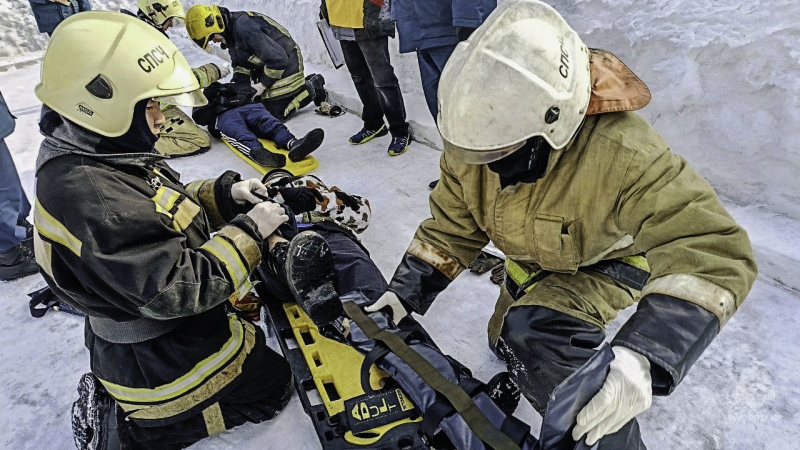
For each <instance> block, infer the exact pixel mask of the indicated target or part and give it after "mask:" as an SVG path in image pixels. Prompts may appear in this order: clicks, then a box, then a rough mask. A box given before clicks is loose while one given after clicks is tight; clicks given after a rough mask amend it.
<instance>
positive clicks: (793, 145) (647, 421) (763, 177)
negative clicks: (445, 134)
mask: <svg viewBox="0 0 800 450" xmlns="http://www.w3.org/2000/svg"><path fill="white" fill-rule="evenodd" d="M189 3H191V2H187V6H188V5H189ZM94 4H95V7H96V8H98V9H119V8H120V7H129V8H130V7H132V4H133V0H131V1H129V2H128V1H124V0H97V1H95V2H94ZM220 4H222V5H225V6H228V7H230V8H231V9H249V10H256V11H262V12H266V13H268V14H270V15H272V16H274V18H275V19H277V20H278V21H279V22H282V23H284V24H286V25H287V28H289V30H290V31H291V32H292V34H293V35H294V36H295V38H296V39H297V40H298V42H299V43H300V45H301V47H303V51H304V55H305V56H306V59H307V61H308V62H309V64H307V66H308V67H309V70H308V71H309V72H310V71H312V70H313V71H321V72H323V73H324V74H325V77H326V79H328V80H329V85H330V86H331V87H332V88H333V98H334V99H335V100H337V101H339V102H341V103H343V104H345V105H346V106H348V107H350V108H357V104H356V103H355V102H356V100H355V98H356V97H355V92H354V89H353V88H352V84H351V82H350V81H349V79H348V77H347V73H346V71H345V69H341V70H339V71H337V72H333V71H332V69H331V68H330V66H329V63H327V61H326V59H327V55H325V53H324V50H322V49H321V46H320V44H319V38H318V36H317V35H316V33H317V32H316V29H314V28H313V22H314V20H315V18H316V12H315V11H316V6H317V5H318V0H296V1H293V2H261V1H257V0H223V1H221V2H220ZM551 4H553V6H555V7H556V8H557V9H559V10H560V11H561V12H562V13H563V14H564V15H565V17H566V18H567V20H568V21H570V23H572V25H573V26H574V27H575V28H576V29H577V30H578V31H579V32H580V33H581V34H582V35H583V36H584V38H585V39H586V41H587V43H588V44H590V45H594V46H598V47H603V48H608V49H609V50H612V51H614V52H615V53H616V54H618V55H619V56H620V57H621V58H622V59H623V60H624V61H625V62H626V63H628V64H629V65H630V66H631V67H632V68H633V69H634V70H635V71H636V72H637V73H638V74H639V75H640V76H641V77H642V78H643V79H644V80H645V81H646V82H647V83H648V84H649V85H650V87H651V89H652V90H653V94H654V99H653V102H652V103H651V105H650V106H648V108H647V109H645V110H644V111H643V115H644V116H645V117H646V118H647V119H648V120H649V121H650V122H651V123H654V124H655V126H656V128H657V129H658V130H659V131H661V132H662V133H663V134H664V135H665V136H666V137H667V139H668V141H669V142H671V143H672V144H673V148H674V151H676V152H677V153H679V154H681V155H683V156H685V157H687V158H688V159H689V160H690V161H691V162H692V163H693V164H695V166H696V167H697V168H698V170H699V171H700V172H701V173H702V174H703V175H704V176H706V177H707V178H709V180H710V181H711V182H712V184H714V185H715V187H716V188H717V189H718V191H719V193H720V195H721V197H722V198H723V200H724V201H725V203H726V206H728V208H729V210H730V212H731V214H732V215H733V216H734V217H735V218H736V219H737V221H739V222H740V223H741V224H742V225H743V226H745V228H746V229H747V230H748V233H749V234H750V237H751V240H752V241H753V244H754V248H755V249H756V254H757V258H758V262H759V267H760V272H761V274H762V275H761V276H760V277H759V279H758V280H757V281H756V284H755V286H754V288H753V291H752V292H751V294H750V296H749V298H748V299H747V301H746V302H745V303H744V305H743V306H742V308H741V309H740V311H739V312H738V313H737V314H736V316H734V318H733V319H732V320H731V321H730V322H729V323H728V325H727V326H726V328H725V329H724V330H723V332H722V333H721V335H720V336H719V338H718V339H717V340H716V341H715V342H714V343H713V344H712V345H711V347H710V348H709V349H708V350H707V352H706V354H705V355H704V356H703V358H702V359H701V360H700V361H699V362H698V363H697V364H696V366H695V367H694V368H693V369H692V371H691V372H690V374H689V376H688V377H687V378H686V380H685V381H684V382H683V384H682V385H681V386H680V387H679V388H678V390H677V391H676V392H675V393H674V394H673V395H672V396H670V397H667V398H657V399H656V400H655V404H654V406H653V408H652V409H651V410H650V411H648V412H646V413H644V414H642V415H641V416H640V418H641V423H642V429H643V433H644V439H645V443H646V444H648V445H649V447H650V448H653V449H665V448H676V449H677V448H680V449H794V448H797V447H798V445H797V444H796V443H795V439H796V438H797V436H798V429H800V385H799V383H798V380H800V377H798V375H797V374H798V371H800V363H799V362H798V361H800V345H798V342H800V323H799V322H800V277H798V276H797V275H798V273H800V263H798V261H800V226H798V219H800V209H798V208H800V206H798V205H800V201H798V197H797V196H798V193H799V192H800V182H798V178H797V173H798V170H800V155H798V151H799V150H798V149H800V145H798V143H800V131H798V130H800V128H799V127H798V124H800V120H798V119H800V117H798V115H799V114H800V113H799V111H800V104H798V102H800V100H798V99H800V74H799V73H798V61H800V53H798V52H797V50H796V49H795V48H794V45H795V44H796V43H797V42H798V40H797V38H798V37H799V36H800V25H798V24H800V2H796V1H793V0H755V1H745V0H729V1H726V2H718V1H713V0H700V1H698V0H675V1H670V2H664V1H663V0H645V1H641V2H636V3H633V2H632V1H630V0H625V1H615V2H611V1H608V0H574V1H565V0H554V1H552V2H551ZM0 14H2V15H3V17H5V18H7V19H8V20H6V21H4V22H3V24H2V26H0V89H1V90H2V92H3V94H4V96H5V98H6V100H7V101H8V103H9V105H10V107H11V109H12V111H13V112H14V113H15V114H16V115H17V116H18V117H19V120H18V122H17V131H16V132H15V133H14V134H13V135H12V136H10V137H9V138H7V139H6V142H7V144H8V146H9V148H10V149H11V152H12V154H13V156H14V159H15V161H16V163H17V169H18V170H19V172H20V175H21V177H22V181H23V185H24V186H25V189H26V190H27V192H28V193H29V196H30V198H31V199H32V198H33V168H34V161H35V158H36V151H37V149H38V146H39V142H40V140H41V137H40V135H39V134H38V130H37V126H36V122H37V119H38V115H39V108H40V104H39V102H38V100H37V99H36V97H35V96H34V95H33V87H34V85H35V84H36V83H37V81H38V78H39V73H38V70H39V69H38V64H36V63H35V56H36V52H37V51H40V50H41V49H42V48H43V45H44V43H45V40H44V39H43V38H42V37H40V36H38V34H37V33H36V32H35V29H33V21H32V17H31V13H30V10H29V9H28V5H27V2H26V1H24V0H0ZM181 34H182V33H181V32H180V30H179V31H178V32H177V33H174V35H175V37H176V38H177V40H176V42H177V43H178V45H179V47H181V48H182V50H184V52H185V53H186V54H187V58H188V59H189V60H190V62H193V63H201V62H205V60H206V59H208V58H210V57H208V56H206V55H205V54H204V53H202V52H201V51H199V50H198V49H197V48H196V47H194V46H193V45H192V44H191V43H189V42H188V41H187V40H185V39H180V36H181ZM392 46H393V49H394V50H396V43H394V42H393V43H392ZM393 59H394V61H395V67H396V68H397V71H398V76H399V77H400V80H401V86H402V88H403V91H404V95H405V96H406V102H407V104H408V105H409V118H410V119H411V120H412V121H414V122H415V124H414V125H415V127H414V128H415V133H416V134H417V137H418V138H420V137H421V138H424V139H425V140H428V141H429V142H431V143H433V144H434V145H436V144H437V142H436V139H435V129H433V128H432V126H433V122H432V120H431V119H430V117H429V115H428V112H427V109H425V107H424V104H423V101H422V97H421V89H420V85H419V80H418V72H417V67H416V58H415V57H414V56H413V55H403V56H398V55H397V54H396V52H395V53H393ZM4 70H7V71H6V72H3V71H4ZM289 126H290V128H291V129H292V130H293V131H295V133H297V134H301V133H304V132H306V131H308V130H309V129H311V128H313V127H323V128H324V129H325V131H326V134H327V137H326V141H325V144H324V145H323V148H322V149H321V150H320V151H319V153H318V155H317V157H318V159H319V160H320V162H321V164H320V167H319V169H318V170H317V172H316V174H317V175H319V176H320V177H321V178H322V179H323V180H325V181H326V183H329V184H334V185H339V186H341V187H342V188H343V189H345V190H347V191H352V192H354V193H358V194H361V195H363V196H365V197H367V198H369V199H370V202H371V204H372V207H373V212H374V219H373V223H372V225H371V226H370V228H369V229H368V230H367V231H366V232H365V233H364V234H363V235H362V236H363V240H364V243H365V244H366V246H367V247H368V248H369V249H370V251H371V253H372V256H373V258H374V259H375V261H376V262H377V264H378V266H379V267H380V268H381V270H382V271H383V273H384V274H385V275H386V276H391V274H392V271H393V270H394V267H395V265H396V264H397V262H398V261H399V260H400V257H401V255H402V253H403V251H404V250H405V248H406V246H407V244H408V242H409V241H410V239H411V236H412V235H413V232H414V229H415V228H416V226H417V224H418V223H419V222H420V221H421V220H422V219H424V218H425V217H427V215H428V208H427V194H428V189H427V183H428V182H429V181H431V180H433V179H435V178H436V177H437V175H438V173H437V172H438V170H437V162H438V158H439V153H438V151H437V150H435V149H432V148H429V147H425V146H423V145H420V144H419V143H414V144H412V147H411V149H410V150H409V152H408V153H407V154H406V155H403V156H402V157H399V158H390V157H388V156H387V155H386V152H385V146H386V145H387V144H388V138H382V139H378V140H377V141H376V142H370V143H368V144H366V145H364V146H359V147H354V146H350V145H349V144H347V142H346V138H347V136H349V135H350V134H352V133H353V132H355V131H357V130H358V128H359V127H360V121H359V119H358V118H357V117H356V116H355V115H353V114H348V115H346V116H344V117H341V118H338V119H329V118H325V117H321V116H317V115H315V114H313V113H312V112H311V111H310V110H306V111H304V112H303V113H301V114H300V115H299V116H298V117H297V118H295V119H292V120H291V121H290V122H289ZM173 165H174V167H175V168H176V169H178V170H179V171H181V172H182V173H183V176H184V180H191V179H195V178H202V177H211V176H216V175H218V174H220V173H221V172H222V171H224V170H226V169H233V170H237V171H239V172H240V173H242V174H243V175H245V176H247V175H251V176H255V175H256V173H255V171H254V170H253V169H252V168H250V166H248V165H247V164H246V163H244V162H243V161H241V160H240V159H238V158H237V157H236V156H234V155H233V154H232V153H231V152H229V151H228V150H227V149H226V148H225V147H224V146H223V145H222V144H221V143H219V142H217V143H215V145H214V148H212V150H211V151H209V152H208V153H206V154H204V155H200V156H196V157H192V158H185V159H177V160H175V161H173ZM43 284H44V282H43V281H42V279H41V278H40V277H38V276H32V277H28V278H25V279H23V280H18V281H15V282H11V283H2V282H0V361H2V363H1V364H2V369H1V370H0V448H9V449H11V448H14V449H19V448H30V449H67V448H72V447H73V445H72V441H71V431H70V426H69V408H70V405H71V403H72V401H73V400H74V396H75V388H76V385H77V381H78V379H79V377H80V375H81V374H82V373H84V372H86V371H87V370H88V357H87V352H86V350H85V348H84V347H83V322H82V320H81V319H78V318H76V317H73V316H69V315H66V314H61V313H49V314H48V315H47V316H46V317H45V318H43V319H33V318H31V317H30V315H29V314H28V312H27V302H26V300H27V297H26V296H25V294H26V293H27V292H30V291H32V290H34V289H37V288H39V287H41V286H42V285H43ZM497 291H498V288H497V287H496V286H494V285H492V284H490V283H489V281H488V276H486V275H485V276H483V277H477V276H474V275H471V274H464V275H462V276H461V277H460V278H459V279H458V280H457V281H456V282H455V283H454V284H453V285H452V286H451V287H450V288H449V289H448V290H446V291H445V292H444V293H443V294H442V295H441V296H440V299H439V300H438V301H437V302H436V303H435V304H434V306H433V307H432V309H431V311H430V312H429V313H428V314H427V315H426V316H425V317H423V318H422V319H421V321H422V322H423V324H424V325H425V326H426V327H427V328H428V330H429V331H430V332H431V334H432V335H433V337H434V338H435V339H436V340H437V342H438V343H439V344H440V346H441V347H442V348H443V349H444V350H445V351H446V352H448V353H450V354H452V355H453V356H455V357H456V358H458V359H459V360H461V361H462V362H464V363H465V364H467V365H468V366H470V367H471V368H472V369H473V371H474V372H475V374H476V375H477V376H478V377H479V378H481V379H483V380H484V381H486V380H488V379H489V378H490V377H491V376H492V375H493V374H494V373H496V372H497V371H499V370H502V366H501V364H499V363H498V361H497V360H496V359H495V358H494V357H493V356H492V354H491V353H490V351H489V350H488V348H487V347H486V344H485V342H486V337H485V331H484V330H485V325H486V321H487V320H488V318H489V316H490V314H491V312H492V308H493V305H494V299H495V297H496V295H497ZM631 313H632V311H631V310H627V311H624V312H623V313H621V314H620V318H619V319H618V320H617V321H616V322H615V323H612V324H611V325H610V326H609V330H608V331H609V334H612V335H613V333H614V332H616V330H617V329H618V328H619V325H620V323H621V322H622V321H623V320H624V319H625V318H627V317H628V316H629V315H630V314H631ZM517 413H518V415H519V417H521V418H523V419H524V420H526V421H528V422H529V423H531V424H532V426H533V429H534V430H536V429H538V426H539V419H538V417H537V416H536V414H535V412H533V410H532V408H531V407H530V406H529V405H527V404H523V405H521V406H520V408H519V410H518V412H517ZM232 447H236V448H240V449H286V448H292V449H295V448H297V449H306V448H309V449H313V448H319V444H318V442H317V440H316V436H315V434H314V431H313V428H312V426H311V423H310V421H309V420H308V418H307V417H306V416H305V414H304V413H303V411H302V408H301V406H300V403H299V402H298V401H297V399H296V398H295V399H293V400H292V401H291V403H290V404H289V406H288V407H287V409H286V410H285V411H284V412H283V413H281V415H280V416H278V418H276V419H275V420H274V421H272V422H269V423H266V424H258V425H246V426H242V427H239V428H237V429H235V430H232V431H228V432H226V433H223V434H222V435H219V436H215V437H213V438H209V439H207V440H205V441H202V442H200V443H198V444H197V445H195V446H194V447H193V448H196V449H221V448H232Z"/></svg>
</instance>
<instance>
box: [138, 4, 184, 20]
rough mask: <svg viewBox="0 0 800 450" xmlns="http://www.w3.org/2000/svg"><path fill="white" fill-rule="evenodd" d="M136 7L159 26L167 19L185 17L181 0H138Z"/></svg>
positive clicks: (181, 18) (182, 18)
mask: <svg viewBox="0 0 800 450" xmlns="http://www.w3.org/2000/svg"><path fill="white" fill-rule="evenodd" d="M136 7H137V8H139V11H141V12H142V13H144V15H146V16H147V17H149V18H150V20H152V21H153V23H155V24H156V25H159V26H161V25H164V22H166V21H167V20H169V19H179V20H184V19H185V18H186V12H185V11H184V10H183V4H182V3H181V0H138V1H137V2H136Z"/></svg>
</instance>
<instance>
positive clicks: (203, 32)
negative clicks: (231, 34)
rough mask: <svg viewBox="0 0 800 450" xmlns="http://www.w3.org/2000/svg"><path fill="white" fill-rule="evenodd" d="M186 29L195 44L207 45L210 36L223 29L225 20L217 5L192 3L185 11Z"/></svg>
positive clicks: (203, 46) (204, 46)
mask: <svg viewBox="0 0 800 450" xmlns="http://www.w3.org/2000/svg"><path fill="white" fill-rule="evenodd" d="M186 31H188V32H189V37H190V38H191V39H192V40H193V41H194V43H195V44H197V45H199V46H200V47H202V48H203V49H206V48H207V47H208V41H209V40H210V39H211V36H212V35H214V34H217V33H222V32H223V31H225V22H223V20H222V13H221V12H220V10H219V7H218V6H213V5H194V6H192V7H191V8H189V11H188V12H187V13H186Z"/></svg>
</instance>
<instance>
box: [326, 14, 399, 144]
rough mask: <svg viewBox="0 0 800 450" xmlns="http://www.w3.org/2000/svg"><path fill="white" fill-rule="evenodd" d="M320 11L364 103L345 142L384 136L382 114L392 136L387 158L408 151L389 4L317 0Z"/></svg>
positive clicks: (360, 142)
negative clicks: (391, 46)
mask: <svg viewBox="0 0 800 450" xmlns="http://www.w3.org/2000/svg"><path fill="white" fill-rule="evenodd" d="M320 15H321V16H322V17H323V18H324V19H327V20H328V23H330V25H331V29H332V30H333V34H334V36H335V37H336V39H337V40H338V41H339V43H340V44H341V45H342V53H343V54H344V60H345V62H346V63H347V70H349V71H350V77H351V78H352V79H353V84H355V87H356V91H357V92H358V97H359V98H360V99H361V103H362V104H363V105H364V109H363V110H362V113H361V119H362V120H363V121H364V128H362V129H361V131H359V132H358V133H356V134H354V135H353V136H351V137H350V143H351V144H353V145H358V144H363V143H366V142H369V141H370V140H372V139H373V138H375V137H380V136H385V135H386V133H387V130H386V124H385V123H384V121H383V117H384V116H386V119H387V120H388V121H389V130H388V132H389V133H391V134H392V142H391V143H390V144H389V148H388V149H387V152H388V153H389V156H399V155H402V154H403V153H405V152H406V150H408V144H409V142H410V141H411V135H410V133H409V130H408V122H407V121H406V107H405V103H404V102H403V93H402V92H401V91H400V82H399V81H398V80H397V76H396V75H395V74H394V68H393V67H392V62H391V61H390V59H389V37H390V36H391V37H394V22H393V21H392V19H391V11H390V5H389V2H388V1H385V0H363V2H361V1H358V2H345V1H343V0H322V3H321V5H320Z"/></svg>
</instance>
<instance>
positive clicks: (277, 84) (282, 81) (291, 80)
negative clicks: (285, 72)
mask: <svg viewBox="0 0 800 450" xmlns="http://www.w3.org/2000/svg"><path fill="white" fill-rule="evenodd" d="M298 80H303V84H305V81H306V80H305V77H303V72H297V73H295V74H293V75H289V76H288V77H286V78H281V79H280V80H278V81H276V82H275V84H273V85H272V86H271V87H272V88H273V89H275V88H279V87H283V86H287V85H289V84H297V81H298Z"/></svg>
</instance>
